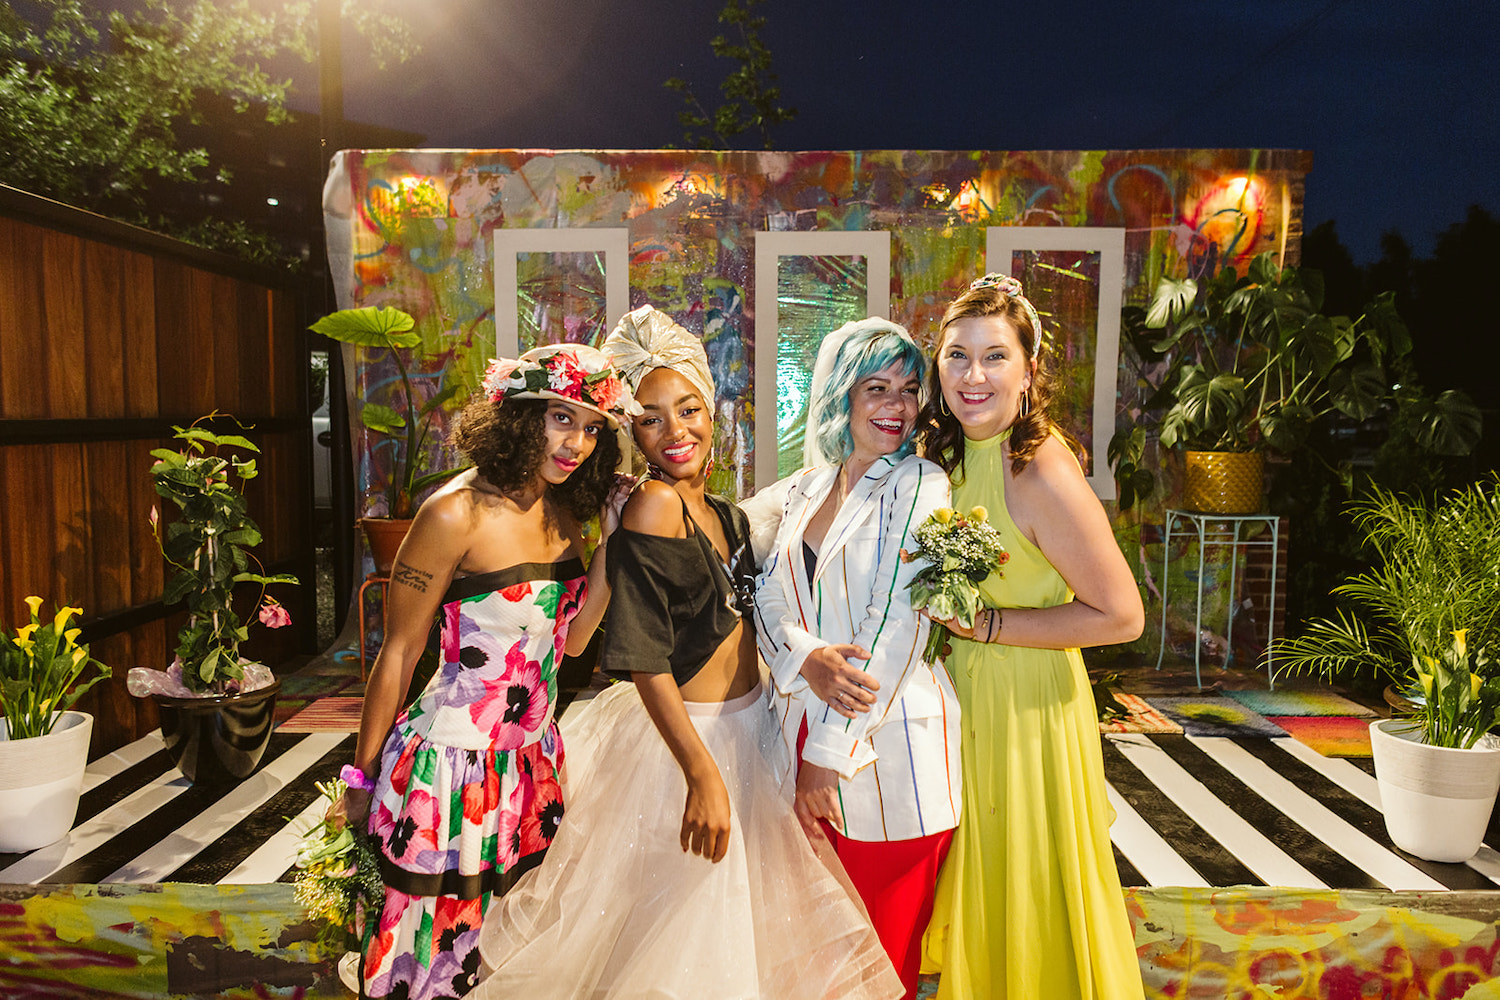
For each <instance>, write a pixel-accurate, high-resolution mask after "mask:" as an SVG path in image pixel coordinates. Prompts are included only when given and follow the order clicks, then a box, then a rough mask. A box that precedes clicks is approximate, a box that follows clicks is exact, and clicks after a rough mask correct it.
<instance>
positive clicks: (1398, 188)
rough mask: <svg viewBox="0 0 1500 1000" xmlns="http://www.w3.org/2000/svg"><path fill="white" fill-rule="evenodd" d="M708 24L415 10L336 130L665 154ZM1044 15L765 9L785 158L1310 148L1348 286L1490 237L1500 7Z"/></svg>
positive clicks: (605, 15) (458, 3)
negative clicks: (1464, 226) (1391, 258)
mask: <svg viewBox="0 0 1500 1000" xmlns="http://www.w3.org/2000/svg"><path fill="white" fill-rule="evenodd" d="M720 7H721V2H720V0H579V2H571V3H567V2H561V0H422V3H421V13H420V14H419V15H417V16H416V17H415V18H414V19H413V20H414V21H415V24H416V29H417V33H418V36H419V38H420V40H421V43H422V45H423V52H422V54H421V55H420V56H419V57H418V59H417V60H416V62H414V63H408V64H407V65H406V66H403V67H401V68H399V69H395V70H390V71H387V72H385V73H380V72H378V71H376V70H375V69H374V68H373V67H372V66H370V65H369V64H368V61H367V59H365V58H364V56H363V53H364V49H363V45H362V43H361V42H360V41H359V40H358V39H357V38H355V37H352V36H351V33H350V32H347V31H346V33H345V34H346V39H345V41H344V80H345V115H346V117H348V118H350V119H352V120H356V121H364V122H370V123H375V124H380V125H387V126H391V127H394V128H401V129H406V130H410V131H413V132H419V133H423V134H425V135H426V136H427V140H426V144H427V145H429V146H453V147H473V148H525V147H538V148H557V149H564V148H581V149H651V148H657V147H661V146H665V145H671V144H680V143H681V141H682V130H681V128H680V126H679V125H678V124H677V121H676V111H677V110H678V108H679V107H680V98H679V97H678V96H677V95H676V94H673V93H671V92H669V91H667V90H665V89H664V88H663V87H662V81H663V80H665V79H666V78H667V77H669V76H682V77H685V78H687V79H688V80H689V81H691V82H692V83H694V85H695V87H696V89H697V91H698V93H699V96H700V97H701V98H703V99H704V100H705V103H709V104H710V106H711V107H712V106H715V105H716V104H717V103H718V83H719V80H720V79H722V77H723V74H724V72H725V71H726V69H727V68H728V67H729V65H730V64H729V63H728V61H727V60H716V59H715V58H714V57H713V56H712V54H711V53H710V52H709V48H708V40H709V38H710V37H712V36H713V34H715V33H716V32H717V31H718V30H720V29H719V27H718V25H717V24H716V23H715V17H716V15H717V12H718V10H719V8H720ZM1036 7H1037V10H1036V11H1034V12H1027V13H1024V14H1023V13H1020V8H1018V7H1014V6H1012V5H1008V4H998V3H959V2H948V0H932V2H922V0H913V2H908V3H902V4H896V3H891V2H887V0H866V2H863V3H856V2H851V0H804V2H797V0H767V2H766V3H765V4H764V5H763V6H761V7H759V8H757V10H758V12H760V13H762V14H764V15H765V16H766V17H767V20H768V23H767V26H766V29H765V31H764V33H763V38H764V40H765V41H766V42H767V44H768V45H769V46H770V48H771V51H772V53H773V55H774V57H775V69H776V72H777V74H778V75H779V77H780V83H781V87H782V95H783V103H785V104H787V105H790V106H792V107H795V108H797V109H798V111H799V116H798V118H797V120H796V121H794V122H792V123H791V124H789V125H783V126H781V127H780V128H779V129H778V131H777V132H776V133H775V136H776V142H777V146H778V147H779V148H783V149H881V148H890V149H996V150H1026V149H1145V148H1221V147H1224V148H1228V147H1235V148H1238V147H1260V148H1297V149H1309V150H1311V151H1312V152H1313V155H1314V160H1313V170H1312V173H1311V174H1310V175H1309V177H1308V180H1307V196H1306V213H1305V220H1306V225H1307V228H1309V229H1310V228H1312V227H1313V226H1315V225H1317V224H1318V223H1320V222H1323V221H1325V220H1328V219H1334V220H1336V221H1337V225H1338V231H1339V234H1340V236H1341V238H1342V239H1343V241H1344V243H1345V245H1346V246H1348V247H1349V249H1350V251H1351V253H1352V254H1353V256H1354V258H1355V260H1356V262H1359V263H1367V262H1369V261H1371V260H1373V259H1375V258H1377V257H1378V256H1379V254H1380V249H1379V240H1380V235H1381V233H1382V232H1383V231H1386V230H1389V229H1397V230H1399V231H1400V232H1401V233H1402V235H1404V236H1405V237H1406V238H1407V240H1408V241H1409V242H1410V243H1411V244H1412V245H1413V247H1414V248H1415V250H1416V251H1417V253H1418V254H1420V255H1425V254H1428V253H1430V251H1431V248H1432V240H1433V238H1434V237H1435V236H1436V234H1437V233H1438V232H1440V231H1441V230H1443V229H1444V228H1446V227H1447V226H1449V225H1450V224H1452V223H1454V222H1458V221H1459V220H1461V219H1462V218H1463V216H1464V213H1465V212H1466V210H1467V208H1468V206H1469V205H1471V204H1480V205H1482V206H1484V207H1485V208H1487V209H1488V210H1489V211H1491V212H1492V213H1496V214H1500V110H1497V108H1500V65H1497V56H1500V3H1495V2H1493V0H1482V2H1449V3H1441V2H1433V0H1420V2H1417V0H1400V2H1397V0H1333V2H1326V0H1313V2H1302V0H1254V2H1251V0H1245V2H1228V0H1172V2H1161V3H1139V2H1137V3H1130V2H1125V3H1073V4H1061V3H1058V4H1038V5H1036ZM299 86H303V85H302V83H301V81H299ZM312 86H314V79H313V78H311V75H309V79H308V80H307V81H306V87H305V88H304V89H309V90H310V88H311V87H312ZM311 93H313V94H315V91H311ZM297 103H298V104H299V105H301V106H309V103H311V106H315V97H314V100H313V101H312V102H309V101H308V100H307V99H306V98H303V99H302V100H300V101H298V102H297Z"/></svg>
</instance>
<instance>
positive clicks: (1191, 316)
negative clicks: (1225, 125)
mask: <svg viewBox="0 0 1500 1000" xmlns="http://www.w3.org/2000/svg"><path fill="white" fill-rule="evenodd" d="M1322 304H1323V277H1322V275H1321V274H1320V273H1319V272H1317V271H1314V270H1304V269H1299V268H1295V267H1281V266H1279V265H1278V264H1277V263H1276V261H1275V258H1274V256H1273V255H1272V254H1270V253H1264V254H1261V255H1260V256H1258V257H1256V258H1255V259H1254V260H1253V261H1251V262H1250V265H1249V267H1248V268H1247V269H1246V272H1245V273H1244V274H1243V275H1241V274H1239V273H1238V272H1237V271H1235V270H1234V269H1233V268H1230V267H1226V268H1224V269H1222V270H1221V271H1219V272H1218V274H1216V275H1214V276H1212V277H1210V278H1207V279H1205V280H1203V281H1201V282H1200V281H1198V280H1196V279H1194V278H1170V277H1169V278H1163V279H1162V280H1161V282H1160V283H1158V285H1157V287H1156V291H1155V293H1154V295H1153V296H1152V299H1151V303H1150V305H1149V306H1148V307H1147V308H1146V309H1144V310H1142V309H1140V308H1139V307H1128V308H1126V309H1125V310H1124V311H1123V313H1122V316H1121V320H1122V323H1121V329H1122V332H1123V333H1124V335H1125V336H1124V340H1125V344H1126V350H1127V353H1128V354H1133V355H1134V357H1135V361H1136V364H1137V368H1138V372H1139V378H1140V381H1141V383H1142V388H1143V390H1144V392H1143V395H1144V403H1143V405H1142V406H1141V407H1140V409H1139V410H1138V411H1132V412H1131V413H1129V414H1128V415H1127V418H1126V420H1125V422H1124V423H1123V425H1122V426H1120V427H1119V428H1118V430H1117V431H1116V433H1115V435H1114V438H1113V439H1112V440H1111V442H1110V445H1109V462H1110V466H1111V468H1112V469H1113V470H1114V473H1115V478H1116V481H1117V483H1118V485H1119V491H1120V506H1121V509H1126V508H1129V507H1131V506H1132V505H1133V504H1134V503H1135V501H1136V500H1138V499H1142V498H1145V497H1147V496H1149V495H1150V494H1151V493H1152V492H1154V489H1155V484H1156V477H1155V474H1154V473H1153V472H1152V470H1151V469H1150V468H1148V467H1147V465H1146V462H1145V460H1144V457H1145V451H1146V443H1147V439H1148V436H1151V435H1154V436H1155V437H1156V438H1157V439H1158V441H1159V442H1160V445H1161V447H1162V448H1166V449H1171V448H1179V447H1181V448H1189V449H1193V450H1199V451H1240V452H1244V451H1256V450H1261V451H1272V452H1277V453H1279V454H1282V455H1291V454H1293V453H1295V452H1297V451H1298V449H1300V448H1301V446H1302V445H1303V443H1304V442H1305V441H1306V440H1307V438H1308V433H1309V431H1310V430H1311V429H1312V427H1313V425H1314V424H1315V423H1317V422H1318V421H1319V420H1321V419H1323V418H1324V417H1327V416H1329V415H1331V414H1338V415H1342V416H1343V417H1345V418H1347V419H1349V420H1351V421H1354V422H1360V421H1365V420H1369V419H1370V418H1372V417H1374V416H1376V415H1377V414H1378V413H1380V412H1381V411H1382V409H1383V408H1387V407H1394V408H1400V409H1401V410H1402V411H1403V412H1404V413H1406V414H1408V415H1409V416H1411V417H1413V418H1414V420H1413V424H1414V426H1416V427H1417V435H1418V443H1419V444H1420V445H1421V446H1422V447H1423V448H1426V449H1429V450H1431V451H1432V452H1434V453H1436V454H1440V455H1465V454H1468V453H1469V451H1470V450H1472V448H1473V446H1474V444H1475V443H1476V442H1477V441H1478V439H1479V431H1480V423H1481V420H1480V414H1479V411H1478V409H1477V408H1476V407H1475V406H1474V404H1473V402H1472V401H1470V400H1469V398H1468V397H1467V396H1465V395H1464V394H1463V393H1460V392H1454V391H1449V392H1444V393H1442V394H1440V395H1438V396H1436V397H1430V396H1428V395H1427V394H1426V393H1425V392H1423V391H1422V390H1421V389H1420V388H1417V387H1416V386H1414V385H1412V384H1411V381H1412V380H1411V379H1410V378H1408V377H1406V376H1407V375H1408V373H1409V370H1410V364H1409V361H1408V356H1409V355H1410V353H1411V347H1412V345H1411V336H1410V334H1409V333H1408V332H1407V329H1406V324H1405V323H1403V322H1402V320H1401V317H1400V315H1399V314H1398V313H1397V312H1396V306H1395V302H1394V297H1393V296H1392V295H1391V294H1389V293H1387V294H1385V295H1381V296H1379V297H1377V298H1376V299H1375V300H1374V301H1372V302H1371V303H1370V304H1369V305H1368V306H1366V308H1365V311H1364V313H1363V315H1361V316H1359V317H1357V318H1354V319H1351V318H1349V317H1347V316H1327V315H1324V314H1323V313H1322V312H1321V311H1320V310H1321V308H1322Z"/></svg>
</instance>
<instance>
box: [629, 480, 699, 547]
mask: <svg viewBox="0 0 1500 1000" xmlns="http://www.w3.org/2000/svg"><path fill="white" fill-rule="evenodd" d="M620 523H621V524H622V525H623V526H624V527H625V528H628V529H629V530H631V531H637V532H640V533H641V534H645V535H664V536H666V537H668V538H680V537H682V536H683V535H685V534H686V530H685V529H684V527H683V521H682V497H681V496H679V495H678V493H677V491H676V490H674V489H672V487H670V486H668V485H667V484H666V483H663V482H660V481H658V480H655V479H648V480H647V481H646V482H644V483H642V484H641V485H640V486H637V487H636V489H635V492H634V493H632V494H630V499H629V500H627V501H625V509H624V510H623V511H621V513H620Z"/></svg>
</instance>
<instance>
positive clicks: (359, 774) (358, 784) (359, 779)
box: [339, 764, 375, 792]
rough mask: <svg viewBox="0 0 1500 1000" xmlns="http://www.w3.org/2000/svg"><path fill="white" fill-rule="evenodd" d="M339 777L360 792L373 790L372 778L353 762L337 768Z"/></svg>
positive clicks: (373, 782)
mask: <svg viewBox="0 0 1500 1000" xmlns="http://www.w3.org/2000/svg"><path fill="white" fill-rule="evenodd" d="M339 778H340V779H342V781H343V782H344V784H346V785H348V786H349V787H350V788H357V789H359V790H360V791H362V792H373V791H374V790H375V781H374V779H372V778H371V777H370V776H369V775H368V774H366V773H365V772H363V771H361V770H360V769H359V768H357V767H355V766H354V765H353V764H345V765H344V766H343V767H342V768H341V769H340V770H339Z"/></svg>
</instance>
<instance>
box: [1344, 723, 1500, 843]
mask: <svg viewBox="0 0 1500 1000" xmlns="http://www.w3.org/2000/svg"><path fill="white" fill-rule="evenodd" d="M1410 726H1411V723H1410V722H1409V721H1407V720H1406V719H1380V720H1378V721H1375V722H1372V723H1370V749H1371V751H1372V752H1373V754H1374V756H1375V780H1376V781H1377V782H1378V783H1379V785H1380V806H1381V811H1382V812H1383V813H1385V828H1386V832H1387V833H1389V834H1390V835H1391V841H1392V843H1394V844H1395V845H1396V846H1397V847H1399V848H1401V849H1402V850H1403V851H1406V852H1407V853H1408V854H1415V855H1416V856H1417V857H1419V858H1425V859H1427V860H1428V861H1446V862H1462V861H1467V860H1469V859H1470V858H1472V857H1473V856H1474V854H1475V852H1477V851H1478V850H1479V845H1480V844H1481V843H1482V842H1483V841H1484V831H1485V827H1487V826H1488V825H1489V821H1490V811H1491V810H1492V809H1493V808H1494V806H1495V793H1496V791H1497V790H1500V744H1497V742H1496V741H1495V740H1494V738H1493V737H1490V736H1485V737H1482V738H1481V740H1480V742H1479V744H1478V745H1477V746H1475V747H1474V748H1473V749H1472V750H1455V749H1451V748H1449V747H1433V746H1428V745H1427V744H1426V743H1423V742H1421V739H1422V733H1421V730H1420V729H1412V728H1410Z"/></svg>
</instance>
